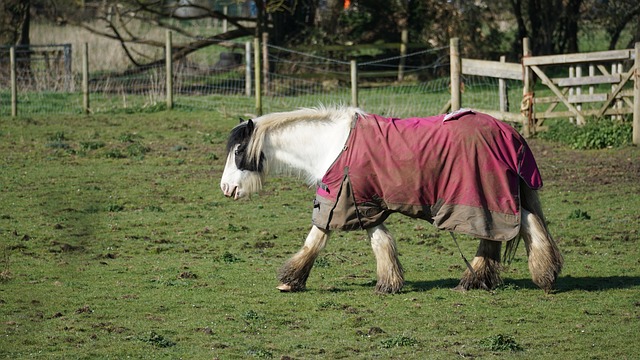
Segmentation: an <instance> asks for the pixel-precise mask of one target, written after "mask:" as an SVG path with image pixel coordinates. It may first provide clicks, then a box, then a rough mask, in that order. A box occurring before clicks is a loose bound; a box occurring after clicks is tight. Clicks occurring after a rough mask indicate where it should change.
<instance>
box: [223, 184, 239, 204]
mask: <svg viewBox="0 0 640 360" xmlns="http://www.w3.org/2000/svg"><path fill="white" fill-rule="evenodd" d="M220 188H221V189H222V193H223V194H224V196H226V197H232V198H233V199H234V200H238V199H239V198H240V191H238V187H237V186H233V187H232V186H230V185H229V184H227V183H224V184H222V185H220Z"/></svg>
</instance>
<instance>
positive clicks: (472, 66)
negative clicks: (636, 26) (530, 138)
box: [450, 38, 640, 145]
mask: <svg viewBox="0 0 640 360" xmlns="http://www.w3.org/2000/svg"><path fill="white" fill-rule="evenodd" d="M459 54H460V50H459V42H458V39H451V50H450V56H451V102H450V108H451V110H457V109H458V108H460V106H461V103H462V92H461V84H462V80H461V79H462V76H461V75H479V76H488V77H495V78H498V79H501V80H502V79H516V80H522V82H523V89H522V102H521V106H520V109H519V110H520V112H519V113H514V112H510V111H509V109H507V108H506V102H505V101H504V100H502V99H506V90H505V89H504V86H500V99H501V102H500V110H499V111H491V110H482V109H478V110H482V111H486V112H487V113H489V114H491V115H493V116H495V117H496V118H499V119H501V120H504V121H511V122H520V123H522V125H523V132H524V134H525V135H529V134H531V133H535V132H536V131H539V130H541V129H543V126H544V125H543V124H544V120H545V119H549V118H568V119H570V120H572V121H575V123H576V124H577V125H582V124H584V123H585V121H586V118H587V117H590V116H594V117H603V116H611V117H613V118H617V117H619V116H621V115H624V114H633V139H632V140H633V143H634V144H636V145H639V144H640V43H636V44H635V48H634V49H627V50H614V51H600V52H592V53H578V54H564V55H549V56H532V55H531V51H530V49H529V39H526V38H525V39H524V41H523V56H522V63H521V64H518V63H506V62H504V58H503V59H502V60H501V61H500V62H498V61H485V60H474V59H464V58H461V57H460V55H459ZM583 69H587V70H588V75H587V76H583ZM563 70H564V71H563ZM551 73H553V74H556V75H557V74H566V75H564V76H561V77H557V76H556V77H552V76H551V75H549V74H551ZM536 79H538V80H540V82H541V84H543V85H544V86H545V87H546V88H547V89H548V90H550V92H551V93H552V94H553V95H552V96H544V97H542V96H539V97H536V96H535V92H534V84H535V80H536ZM583 90H585V91H586V92H585V93H583ZM561 107H564V109H562V108H561Z"/></svg>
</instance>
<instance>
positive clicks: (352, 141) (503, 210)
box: [313, 110, 542, 241]
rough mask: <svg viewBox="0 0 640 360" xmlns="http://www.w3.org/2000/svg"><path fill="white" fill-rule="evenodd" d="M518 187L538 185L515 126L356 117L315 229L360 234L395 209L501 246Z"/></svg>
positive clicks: (452, 117) (467, 118) (462, 114)
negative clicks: (338, 230) (350, 231)
mask: <svg viewBox="0 0 640 360" xmlns="http://www.w3.org/2000/svg"><path fill="white" fill-rule="evenodd" d="M521 180H522V182H521ZM521 184H526V186H528V187H530V188H531V189H538V188H540V187H541V186H542V179H541V177H540V173H539V171H538V167H537V165H536V162H535V159H534V157H533V154H532V153H531V151H530V149H529V147H528V145H527V143H526V142H525V140H524V139H523V138H522V136H520V134H518V132H517V131H516V130H515V129H513V128H512V127H511V126H510V125H507V124H505V123H503V122H501V121H499V120H497V119H495V118H493V117H491V116H489V115H486V114H482V113H477V112H473V111H470V110H462V111H458V112H456V113H452V114H449V115H437V116H432V117H427V118H408V119H395V118H384V117H381V116H378V115H359V116H358V119H357V120H356V122H355V125H354V127H353V128H352V130H351V133H350V135H349V138H348V140H347V143H346V144H345V147H344V149H343V151H342V153H341V155H340V156H339V157H338V158H337V159H336V160H335V162H334V163H333V165H332V166H331V167H330V168H329V170H328V171H327V173H326V174H325V175H324V177H323V178H322V184H320V186H319V187H318V190H317V193H316V201H315V203H314V212H313V224H314V225H316V226H317V227H319V228H322V229H327V230H334V229H342V230H354V229H359V228H363V229H366V228H370V227H372V226H376V225H378V224H381V223H382V222H383V221H384V220H385V219H386V218H387V217H388V216H389V215H390V214H391V213H394V212H399V213H402V214H404V215H407V216H410V217H414V218H421V219H424V220H427V221H429V222H431V223H433V224H434V225H435V226H436V227H437V228H439V229H441V230H449V231H455V232H459V233H464V234H468V235H471V236H474V237H479V238H483V239H488V240H495V241H507V240H511V239H513V238H515V237H516V236H517V235H518V232H519V229H520V190H519V187H520V186H521Z"/></svg>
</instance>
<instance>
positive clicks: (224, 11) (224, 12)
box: [222, 5, 229, 33]
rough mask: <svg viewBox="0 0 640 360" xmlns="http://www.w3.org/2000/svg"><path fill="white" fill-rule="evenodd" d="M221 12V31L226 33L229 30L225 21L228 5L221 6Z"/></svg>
mask: <svg viewBox="0 0 640 360" xmlns="http://www.w3.org/2000/svg"><path fill="white" fill-rule="evenodd" d="M222 14H224V18H223V19H222V32H223V33H226V32H227V30H229V24H228V21H227V15H229V6H226V5H225V6H223V7H222Z"/></svg>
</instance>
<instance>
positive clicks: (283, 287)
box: [276, 284, 291, 292]
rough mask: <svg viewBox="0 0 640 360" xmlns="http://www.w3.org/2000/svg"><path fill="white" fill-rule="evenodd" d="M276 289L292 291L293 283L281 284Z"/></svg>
mask: <svg viewBox="0 0 640 360" xmlns="http://www.w3.org/2000/svg"><path fill="white" fill-rule="evenodd" d="M276 289H278V290H280V292H291V285H287V284H280V285H278V287H277V288H276Z"/></svg>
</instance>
